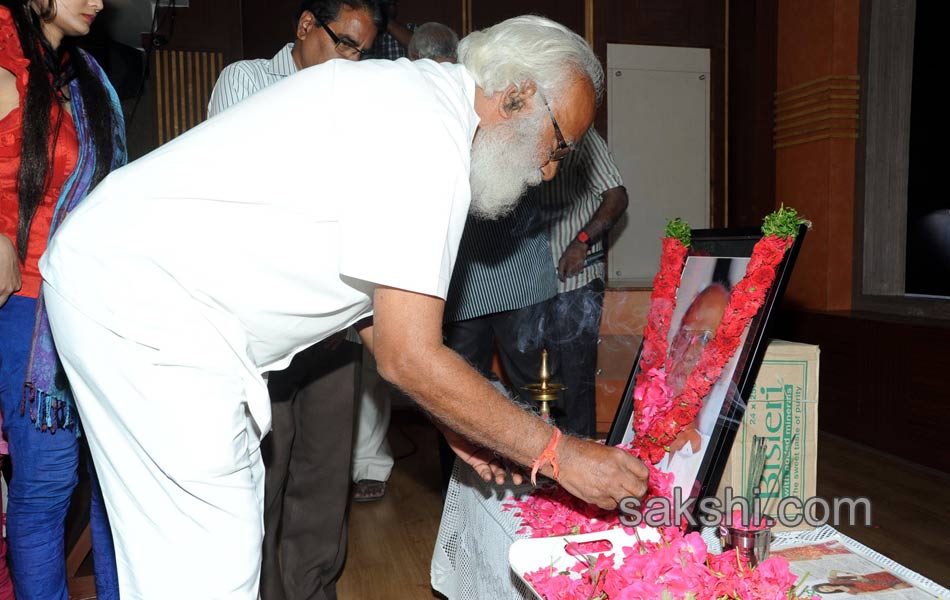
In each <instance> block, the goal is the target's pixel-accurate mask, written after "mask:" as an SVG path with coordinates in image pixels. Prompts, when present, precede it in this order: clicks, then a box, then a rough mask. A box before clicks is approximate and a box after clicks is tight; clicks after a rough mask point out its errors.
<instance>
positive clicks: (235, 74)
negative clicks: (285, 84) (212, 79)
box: [208, 62, 266, 118]
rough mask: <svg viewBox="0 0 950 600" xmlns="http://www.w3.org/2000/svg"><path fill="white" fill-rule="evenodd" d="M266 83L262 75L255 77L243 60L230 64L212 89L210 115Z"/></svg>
mask: <svg viewBox="0 0 950 600" xmlns="http://www.w3.org/2000/svg"><path fill="white" fill-rule="evenodd" d="M265 85H266V82H264V81H262V80H261V78H260V77H254V74H253V73H252V72H250V71H248V70H247V69H246V68H245V65H244V64H243V63H242V62H236V63H232V64H230V65H228V66H227V67H225V68H224V70H223V71H221V75H220V76H219V77H218V81H217V83H215V84H214V89H213V90H211V100H210V101H209V102H208V117H209V118H210V117H213V116H214V115H216V114H218V113H219V112H221V111H222V110H224V109H226V108H228V107H229V106H231V105H232V104H237V103H238V102H240V101H241V100H243V99H245V98H247V97H248V96H250V95H251V94H253V93H254V92H257V91H258V90H260V89H261V88H263V87H265Z"/></svg>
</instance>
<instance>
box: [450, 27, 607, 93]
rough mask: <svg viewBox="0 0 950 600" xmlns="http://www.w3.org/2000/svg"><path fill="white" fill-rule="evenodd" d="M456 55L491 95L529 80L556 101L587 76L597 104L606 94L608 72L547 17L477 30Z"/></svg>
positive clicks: (585, 47)
mask: <svg viewBox="0 0 950 600" xmlns="http://www.w3.org/2000/svg"><path fill="white" fill-rule="evenodd" d="M458 56H459V62H460V63H462V64H463V65H465V67H466V68H467V69H468V71H469V73H471V74H472V77H473V78H474V79H475V83H477V84H478V86H479V87H481V88H482V89H483V90H484V91H485V94H486V95H488V96H490V95H492V94H494V93H496V92H500V91H502V90H504V89H505V88H506V87H508V86H509V85H515V86H517V87H518V88H519V89H520V88H521V86H522V85H523V84H524V83H526V82H529V81H530V82H534V84H535V85H537V86H538V88H539V89H540V90H541V91H542V92H543V93H544V95H545V96H547V97H548V98H551V99H553V98H556V97H558V96H559V95H560V94H561V93H562V92H563V91H564V90H565V89H566V88H567V87H568V86H569V85H570V84H571V83H572V82H573V81H574V80H575V79H576V78H577V77H579V76H580V77H583V76H585V75H586V76H587V77H588V78H589V79H590V82H591V84H592V85H593V86H594V94H595V96H596V98H597V100H598V101H600V98H601V96H602V95H603V89H604V69H603V67H601V65H600V61H599V60H597V57H596V56H595V55H594V52H593V51H592V50H591V49H590V46H588V45H587V42H586V41H585V40H584V38H582V37H581V36H579V35H577V34H576V33H574V32H573V31H571V30H570V29H568V28H567V27H565V26H563V25H561V24H560V23H556V22H554V21H552V20H550V19H546V18H544V17H539V16H535V15H524V16H521V17H514V18H512V19H508V20H507V21H502V22H501V23H498V24H497V25H493V26H491V27H489V28H487V29H482V30H481V31H473V32H472V33H470V34H469V35H467V36H465V38H463V39H462V41H461V42H459V48H458Z"/></svg>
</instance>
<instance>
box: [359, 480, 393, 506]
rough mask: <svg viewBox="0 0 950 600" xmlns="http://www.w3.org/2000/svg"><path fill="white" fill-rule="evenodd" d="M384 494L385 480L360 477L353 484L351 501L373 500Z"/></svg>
mask: <svg viewBox="0 0 950 600" xmlns="http://www.w3.org/2000/svg"><path fill="white" fill-rule="evenodd" d="M385 495H386V482H385V481H376V480H375V479H360V480H359V481H357V482H356V483H354V484H353V502H373V501H375V500H379V499H380V498H382V497H383V496H385Z"/></svg>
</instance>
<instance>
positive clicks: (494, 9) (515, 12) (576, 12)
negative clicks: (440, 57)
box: [470, 0, 585, 35]
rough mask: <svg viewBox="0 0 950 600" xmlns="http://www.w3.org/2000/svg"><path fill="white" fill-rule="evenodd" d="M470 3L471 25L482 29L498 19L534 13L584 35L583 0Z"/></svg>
mask: <svg viewBox="0 0 950 600" xmlns="http://www.w3.org/2000/svg"><path fill="white" fill-rule="evenodd" d="M470 2H471V5H472V27H473V29H482V28H484V27H488V26H490V25H494V24H495V23H498V22H500V21H504V20H505V19H508V18H511V17H517V16H519V15H526V14H535V15H542V16H545V17H547V18H549V19H553V20H555V21H557V22H558V23H561V24H563V25H566V26H567V27H570V28H571V29H573V30H574V31H576V32H577V33H578V34H580V35H584V5H585V3H584V0H566V1H563V2H549V1H542V0H509V1H508V2H488V1H486V0H470Z"/></svg>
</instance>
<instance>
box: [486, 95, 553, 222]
mask: <svg viewBox="0 0 950 600" xmlns="http://www.w3.org/2000/svg"><path fill="white" fill-rule="evenodd" d="M542 110H543V109H542ZM544 117H545V113H543V112H541V111H538V110H535V111H534V113H533V114H530V115H525V116H524V117H520V118H516V119H514V120H513V121H511V122H510V124H500V125H495V126H494V127H490V128H485V129H481V130H480V131H479V133H478V137H476V138H475V143H474V144H473V145H472V167H471V176H470V183H471V187H472V203H471V206H470V207H469V210H468V212H469V214H471V215H472V216H474V217H476V218H479V219H499V218H501V217H504V216H506V215H508V214H510V213H511V211H512V210H514V208H515V207H516V206H517V205H518V202H519V201H520V200H521V197H522V196H523V195H524V193H525V192H526V191H527V190H528V188H529V187H531V186H535V185H538V184H540V183H541V181H542V179H543V175H542V173H541V166H540V164H539V160H540V159H539V155H540V153H541V150H540V148H541V132H542V131H543V124H544V121H543V120H542V119H543V118H544Z"/></svg>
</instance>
